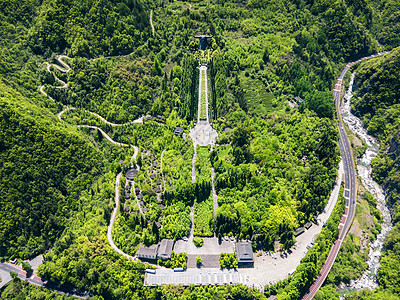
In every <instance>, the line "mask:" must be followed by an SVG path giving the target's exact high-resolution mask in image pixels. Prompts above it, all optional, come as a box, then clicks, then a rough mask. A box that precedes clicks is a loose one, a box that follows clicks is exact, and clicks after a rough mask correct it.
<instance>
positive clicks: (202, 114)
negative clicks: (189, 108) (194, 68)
mask: <svg viewBox="0 0 400 300" xmlns="http://www.w3.org/2000/svg"><path fill="white" fill-rule="evenodd" d="M200 76H201V94H200V100H201V102H200V119H207V109H206V92H207V91H206V72H205V71H201V73H200Z"/></svg>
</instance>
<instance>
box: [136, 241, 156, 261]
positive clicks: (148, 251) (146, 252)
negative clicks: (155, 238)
mask: <svg viewBox="0 0 400 300" xmlns="http://www.w3.org/2000/svg"><path fill="white" fill-rule="evenodd" d="M157 251H158V244H157V245H153V246H150V247H145V246H140V247H139V250H138V252H137V253H136V256H137V257H138V258H141V259H157Z"/></svg>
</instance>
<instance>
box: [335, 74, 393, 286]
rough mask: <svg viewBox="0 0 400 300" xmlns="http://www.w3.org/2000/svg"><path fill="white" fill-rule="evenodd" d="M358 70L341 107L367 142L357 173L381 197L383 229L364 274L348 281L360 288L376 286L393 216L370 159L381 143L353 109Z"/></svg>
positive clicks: (353, 127)
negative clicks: (385, 241)
mask: <svg viewBox="0 0 400 300" xmlns="http://www.w3.org/2000/svg"><path fill="white" fill-rule="evenodd" d="M354 77H355V73H352V74H351V80H350V84H349V89H348V91H347V93H346V95H345V96H344V104H343V107H342V109H341V113H342V117H343V121H344V122H346V124H347V125H348V126H349V128H350V130H351V131H353V132H354V133H355V134H357V135H358V136H359V137H360V138H361V139H362V140H363V141H364V142H365V143H366V144H367V146H368V148H367V150H366V151H365V153H364V155H363V156H362V158H361V159H360V160H358V162H357V170H358V176H359V177H360V178H361V182H362V184H363V185H364V187H365V188H366V189H367V191H368V192H370V193H371V194H372V195H374V196H375V197H376V199H377V200H378V204H377V208H378V209H379V211H380V212H381V215H382V219H383V221H382V224H381V225H382V231H381V232H380V233H379V234H378V236H377V238H376V240H375V241H373V242H371V243H370V245H369V247H370V251H369V254H368V261H367V264H368V269H367V270H366V271H365V272H364V274H363V275H362V276H361V278H358V279H356V280H352V281H351V282H350V284H349V286H348V287H349V288H350V289H354V290H361V289H365V288H369V289H374V288H376V287H377V286H378V283H377V273H378V269H379V266H380V257H381V251H382V248H383V242H384V240H385V238H386V236H387V235H388V233H389V232H390V230H391V229H392V227H393V226H392V219H391V216H390V211H389V208H388V207H387V205H386V200H385V195H384V192H383V190H382V189H381V187H380V186H379V185H378V183H376V182H375V181H374V180H373V179H372V175H371V173H372V168H371V160H372V159H373V158H374V157H375V156H376V155H377V154H378V151H379V147H380V145H379V143H378V141H377V139H376V138H374V137H373V136H371V135H369V134H368V132H367V130H366V129H365V128H364V127H363V124H362V122H361V120H360V119H359V118H357V117H356V116H354V115H353V114H352V113H351V98H352V97H353V83H354Z"/></svg>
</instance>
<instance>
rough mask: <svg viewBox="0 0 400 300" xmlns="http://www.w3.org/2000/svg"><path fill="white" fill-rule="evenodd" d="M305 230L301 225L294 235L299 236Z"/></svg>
mask: <svg viewBox="0 0 400 300" xmlns="http://www.w3.org/2000/svg"><path fill="white" fill-rule="evenodd" d="M304 231H306V230H305V229H304V227H299V228H297V229H296V231H295V232H294V236H299V235H300V234H302V233H303V232H304Z"/></svg>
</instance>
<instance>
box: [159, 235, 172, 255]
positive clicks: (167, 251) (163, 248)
mask: <svg viewBox="0 0 400 300" xmlns="http://www.w3.org/2000/svg"><path fill="white" fill-rule="evenodd" d="M173 246H174V241H173V240H167V239H163V240H162V241H161V242H160V246H159V247H158V257H160V258H162V259H169V258H171V254H172V248H173Z"/></svg>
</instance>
